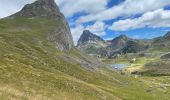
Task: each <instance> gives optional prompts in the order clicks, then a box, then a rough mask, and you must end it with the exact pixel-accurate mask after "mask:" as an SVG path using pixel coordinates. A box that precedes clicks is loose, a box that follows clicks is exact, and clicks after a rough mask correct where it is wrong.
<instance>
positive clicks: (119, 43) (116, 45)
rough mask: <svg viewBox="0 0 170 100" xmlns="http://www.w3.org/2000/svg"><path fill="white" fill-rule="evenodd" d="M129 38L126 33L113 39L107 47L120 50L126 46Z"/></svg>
mask: <svg viewBox="0 0 170 100" xmlns="http://www.w3.org/2000/svg"><path fill="white" fill-rule="evenodd" d="M129 40H130V39H129V38H128V37H127V36H126V35H120V36H118V37H116V38H115V39H113V40H112V41H111V45H109V46H108V47H107V49H110V50H114V51H117V50H120V49H122V48H123V47H125V46H126V43H127V41H129Z"/></svg>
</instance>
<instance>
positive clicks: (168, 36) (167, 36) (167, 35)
mask: <svg viewBox="0 0 170 100" xmlns="http://www.w3.org/2000/svg"><path fill="white" fill-rule="evenodd" d="M164 38H166V39H170V31H169V32H168V33H166V34H165V36H164Z"/></svg>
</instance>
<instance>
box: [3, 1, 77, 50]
mask: <svg viewBox="0 0 170 100" xmlns="http://www.w3.org/2000/svg"><path fill="white" fill-rule="evenodd" d="M17 18H26V19H31V20H36V19H46V20H48V19H50V20H51V19H53V20H54V21H56V23H59V25H56V27H55V28H54V29H52V30H50V31H49V32H48V33H46V34H47V39H48V40H49V41H50V42H53V43H54V44H55V46H56V48H58V49H59V50H61V51H69V50H70V49H71V48H72V47H74V43H73V38H72V35H71V32H70V28H69V25H68V23H67V20H66V18H65V17H64V15H63V14H62V13H61V12H60V10H59V8H58V6H57V5H56V3H55V1H54V0H37V1H35V2H34V3H32V4H27V5H26V6H24V8H23V9H22V10H21V11H19V12H17V13H16V14H14V15H11V16H9V17H7V18H5V19H11V20H13V19H17ZM52 26H53V25H52Z"/></svg>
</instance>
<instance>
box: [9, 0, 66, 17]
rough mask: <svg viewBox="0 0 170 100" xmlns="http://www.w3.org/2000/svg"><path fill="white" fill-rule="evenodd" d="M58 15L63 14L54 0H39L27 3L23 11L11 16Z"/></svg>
mask: <svg viewBox="0 0 170 100" xmlns="http://www.w3.org/2000/svg"><path fill="white" fill-rule="evenodd" d="M19 16H22V17H31V18H32V17H58V16H63V15H62V14H61V13H60V10H59V8H58V6H57V4H56V3H55V1H54V0H37V1H35V2H33V3H31V4H27V5H25V6H24V7H23V9H22V10H21V11H19V12H18V13H16V14H14V15H12V16H10V17H11V18H15V17H19Z"/></svg>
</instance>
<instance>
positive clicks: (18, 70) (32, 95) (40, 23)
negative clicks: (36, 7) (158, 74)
mask: <svg viewBox="0 0 170 100" xmlns="http://www.w3.org/2000/svg"><path fill="white" fill-rule="evenodd" d="M59 24H60V22H56V21H54V20H53V19H50V20H47V19H34V20H31V19H24V18H19V19H16V20H0V99H1V100H9V99H16V100H121V99H123V100H136V99H138V100H155V99H158V100H168V97H170V95H169V94H164V91H162V90H161V89H160V90H159V89H158V90H155V91H154V92H147V90H148V89H149V88H150V86H151V84H150V83H148V82H150V80H149V79H146V80H148V81H146V80H145V79H143V78H141V79H136V78H134V77H133V76H126V75H120V74H119V73H118V72H116V71H114V70H111V69H107V68H103V67H98V68H87V67H86V66H87V65H86V64H87V63H88V64H91V65H94V66H95V65H96V64H95V63H99V62H98V61H97V60H95V59H94V58H92V57H89V56H87V55H85V54H84V53H82V52H80V51H78V50H77V49H75V48H73V49H72V50H71V51H70V52H61V51H59V50H57V49H56V48H55V46H54V44H53V43H52V42H49V41H48V40H47V38H46V36H47V33H48V32H49V31H50V30H52V29H53V28H55V27H58V26H59ZM139 62H141V61H139ZM82 63H85V65H84V66H82ZM168 89H169V88H168Z"/></svg>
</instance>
